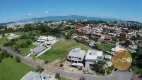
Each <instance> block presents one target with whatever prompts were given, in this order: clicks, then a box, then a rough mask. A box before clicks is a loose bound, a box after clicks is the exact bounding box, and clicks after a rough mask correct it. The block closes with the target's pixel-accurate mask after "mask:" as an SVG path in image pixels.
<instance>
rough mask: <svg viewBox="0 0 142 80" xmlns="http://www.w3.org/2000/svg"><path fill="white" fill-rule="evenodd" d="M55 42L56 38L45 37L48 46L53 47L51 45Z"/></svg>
mask: <svg viewBox="0 0 142 80" xmlns="http://www.w3.org/2000/svg"><path fill="white" fill-rule="evenodd" d="M56 42H57V38H56V37H53V36H48V37H47V43H48V44H49V45H53V44H55V43H56Z"/></svg>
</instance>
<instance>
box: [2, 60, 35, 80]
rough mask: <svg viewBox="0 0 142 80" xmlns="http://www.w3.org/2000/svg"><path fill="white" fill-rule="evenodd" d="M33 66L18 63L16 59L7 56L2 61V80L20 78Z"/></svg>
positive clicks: (18, 79) (16, 79)
mask: <svg viewBox="0 0 142 80" xmlns="http://www.w3.org/2000/svg"><path fill="white" fill-rule="evenodd" d="M31 70H34V69H33V68H32V67H30V66H28V65H26V64H24V63H22V62H21V63H17V62H16V61H15V60H14V59H10V58H5V59H3V60H2V62H1V63H0V80H20V79H21V78H22V77H23V76H24V75H25V74H27V73H28V72H29V71H31Z"/></svg>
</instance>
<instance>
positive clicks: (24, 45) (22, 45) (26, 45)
mask: <svg viewBox="0 0 142 80" xmlns="http://www.w3.org/2000/svg"><path fill="white" fill-rule="evenodd" d="M20 47H22V48H26V47H28V44H27V43H21V44H20Z"/></svg>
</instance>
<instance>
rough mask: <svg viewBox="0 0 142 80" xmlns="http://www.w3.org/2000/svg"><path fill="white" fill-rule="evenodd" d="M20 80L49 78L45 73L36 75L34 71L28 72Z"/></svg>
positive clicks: (45, 79)
mask: <svg viewBox="0 0 142 80" xmlns="http://www.w3.org/2000/svg"><path fill="white" fill-rule="evenodd" d="M21 80H49V77H48V75H47V74H45V73H37V72H34V71H30V72H28V73H27V74H26V75H25V76H23V77H22V79H21ZM53 80H56V79H53Z"/></svg>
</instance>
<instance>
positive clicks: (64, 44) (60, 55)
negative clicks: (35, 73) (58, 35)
mask: <svg viewBox="0 0 142 80" xmlns="http://www.w3.org/2000/svg"><path fill="white" fill-rule="evenodd" d="M76 47H80V48H81V49H84V50H88V49H89V48H90V47H88V46H86V45H84V44H81V43H77V42H76V41H74V40H61V41H59V42H58V43H57V44H55V45H53V46H52V48H51V49H50V50H49V51H47V52H46V53H44V54H43V55H41V56H40V57H39V58H40V59H43V60H49V62H51V61H54V60H56V59H60V60H64V59H65V58H66V56H67V54H68V53H69V51H70V50H71V49H72V48H76Z"/></svg>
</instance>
